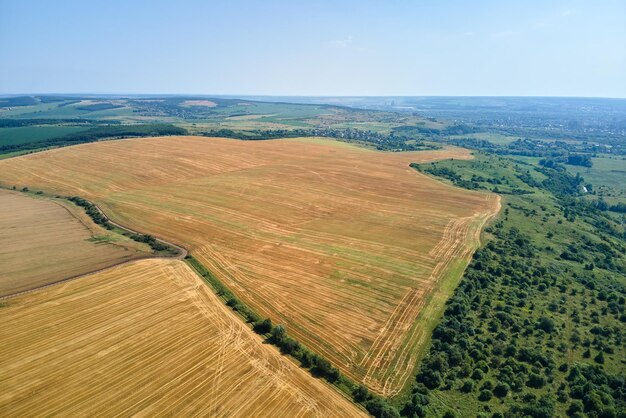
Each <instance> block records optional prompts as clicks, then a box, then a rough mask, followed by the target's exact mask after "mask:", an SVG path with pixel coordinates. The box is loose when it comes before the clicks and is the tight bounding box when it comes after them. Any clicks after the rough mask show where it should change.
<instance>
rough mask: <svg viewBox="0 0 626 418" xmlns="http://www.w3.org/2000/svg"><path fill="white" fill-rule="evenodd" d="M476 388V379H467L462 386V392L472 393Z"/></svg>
mask: <svg viewBox="0 0 626 418" xmlns="http://www.w3.org/2000/svg"><path fill="white" fill-rule="evenodd" d="M473 390H474V381H472V380H465V381H464V382H463V386H461V392H463V393H470V392H472V391H473Z"/></svg>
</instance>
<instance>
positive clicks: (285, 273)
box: [0, 137, 499, 396]
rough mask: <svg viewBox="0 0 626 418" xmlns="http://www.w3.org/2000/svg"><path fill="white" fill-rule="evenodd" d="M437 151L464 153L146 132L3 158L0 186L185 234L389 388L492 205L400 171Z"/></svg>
mask: <svg viewBox="0 0 626 418" xmlns="http://www.w3.org/2000/svg"><path fill="white" fill-rule="evenodd" d="M442 158H462V159H463V158H464V159H466V158H470V155H469V153H468V152H467V151H466V150H463V149H458V148H453V149H446V150H440V151H425V152H413V153H381V152H375V151H370V150H366V149H362V148H357V147H354V146H351V145H348V144H345V143H340V142H335V141H328V140H313V139H293V140H274V141H235V140H229V139H221V138H203V137H169V138H149V139H137V140H127V141H111V142H103V143H96V144H88V145H80V146H75V147H71V148H65V149H57V150H51V151H46V152H42V153H39V154H32V155H28V156H24V157H19V158H15V159H11V160H5V161H0V172H1V173H2V175H1V176H0V182H5V183H8V184H14V183H15V184H18V185H29V186H31V187H41V188H44V189H45V190H48V191H52V192H62V193H64V194H78V195H81V196H83V197H86V198H88V199H90V200H92V201H94V202H96V203H97V204H98V205H100V206H101V207H102V208H103V210H104V211H105V212H106V213H107V214H108V215H109V216H110V217H111V218H112V219H113V220H115V221H118V222H120V223H122V224H126V225H128V226H132V227H133V228H135V229H138V230H140V231H142V232H148V233H152V234H155V235H157V236H160V237H163V238H165V239H167V240H170V241H173V242H178V243H181V244H184V245H185V246H187V247H188V248H190V250H191V252H192V253H193V254H194V255H195V256H196V257H197V258H198V259H199V260H200V261H201V262H202V263H204V264H205V265H206V266H207V267H208V268H210V269H211V270H212V271H213V272H214V273H215V274H216V275H217V276H218V277H219V278H220V279H221V280H223V281H224V282H225V283H226V284H227V285H228V286H229V287H230V288H231V289H232V290H233V291H234V292H235V293H236V294H237V295H238V296H239V297H240V298H241V299H243V300H244V301H245V302H246V303H248V304H250V305H251V306H252V307H253V308H254V309H255V310H257V311H258V312H260V313H261V314H263V315H265V316H268V317H270V318H272V320H273V321H274V322H278V323H284V324H286V325H287V329H288V332H289V333H290V334H292V335H293V336H295V337H296V338H297V339H299V340H300V341H301V342H303V343H304V344H305V345H307V346H309V347H310V348H311V349H313V350H314V351H316V352H318V353H320V354H322V355H324V356H325V357H327V358H328V359H329V360H331V361H332V362H333V364H335V365H336V366H337V367H339V368H340V369H341V370H342V372H344V373H346V374H348V375H349V376H351V377H353V378H354V379H357V380H360V381H364V382H365V383H366V384H367V385H368V386H369V387H370V388H372V389H373V390H375V391H377V392H379V393H381V394H384V395H387V396H391V395H394V394H396V393H398V391H400V390H401V389H402V387H403V386H404V384H405V383H406V382H407V380H408V379H409V377H410V376H411V373H412V370H413V366H414V364H415V360H416V358H417V356H418V355H419V353H420V349H421V348H422V347H423V346H424V343H425V342H426V341H427V337H428V334H429V332H430V329H431V328H432V326H434V325H433V324H434V323H435V321H436V320H437V318H438V317H439V315H440V314H441V310H442V309H443V304H444V302H445V300H446V298H447V296H448V295H449V294H450V293H451V291H452V290H451V289H452V288H453V287H454V284H455V283H456V281H457V280H458V278H460V276H461V274H462V271H463V269H464V267H465V266H466V264H467V262H468V260H469V258H470V257H471V254H472V252H473V250H474V249H475V248H476V246H477V245H478V238H479V234H480V230H481V227H482V226H483V225H484V223H485V222H486V221H487V220H488V219H489V218H490V217H491V216H492V215H494V214H495V213H496V212H497V211H498V209H499V200H498V198H497V196H495V195H489V194H484V193H477V192H470V191H465V190H461V189H458V188H454V187H452V186H449V185H446V184H443V183H441V182H438V181H435V180H433V179H431V178H429V177H426V176H424V175H421V174H420V173H418V172H416V171H415V170H413V169H411V168H410V167H409V166H408V165H409V163H411V162H425V161H430V160H437V159H442ZM85 161H89V164H85Z"/></svg>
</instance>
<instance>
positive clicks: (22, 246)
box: [0, 190, 150, 296]
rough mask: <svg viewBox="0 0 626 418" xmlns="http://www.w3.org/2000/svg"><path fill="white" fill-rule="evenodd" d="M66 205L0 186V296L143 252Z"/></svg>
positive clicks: (144, 250)
mask: <svg viewBox="0 0 626 418" xmlns="http://www.w3.org/2000/svg"><path fill="white" fill-rule="evenodd" d="M149 251H150V248H149V247H148V246H147V245H145V244H138V243H136V242H134V241H132V240H130V239H128V238H125V237H123V236H121V235H118V234H115V233H112V232H109V231H107V230H106V229H104V228H101V227H99V226H98V225H95V224H94V223H93V222H92V221H91V219H90V218H89V217H88V216H87V215H86V214H85V213H84V211H83V210H82V209H81V208H78V207H76V206H74V205H72V204H71V203H68V202H65V201H63V200H59V199H54V200H52V199H44V198H39V197H37V198H36V197H32V196H29V195H26V194H24V193H19V192H12V191H8V190H0V266H1V267H0V296H4V295H9V294H13V293H17V292H21V291H24V290H28V289H32V288H36V287H39V286H43V285H46V284H48V283H54V282H57V281H59V280H62V279H66V278H69V277H73V276H77V275H81V274H85V273H88V272H93V271H96V270H99V269H102V268H105V267H110V266H112V265H115V264H119V263H121V262H124V261H129V260H133V259H136V258H140V257H146V256H148V255H149Z"/></svg>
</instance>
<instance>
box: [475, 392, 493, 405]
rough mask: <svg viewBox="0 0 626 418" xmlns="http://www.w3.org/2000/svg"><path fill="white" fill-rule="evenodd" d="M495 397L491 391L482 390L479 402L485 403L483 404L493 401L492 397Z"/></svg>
mask: <svg viewBox="0 0 626 418" xmlns="http://www.w3.org/2000/svg"><path fill="white" fill-rule="evenodd" d="M492 396H493V394H492V393H491V391H490V390H487V389H485V390H481V391H480V394H479V395H478V400H479V401H483V402H487V401H488V400H490V399H491V397H492Z"/></svg>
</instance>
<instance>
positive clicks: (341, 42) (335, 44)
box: [329, 35, 352, 48]
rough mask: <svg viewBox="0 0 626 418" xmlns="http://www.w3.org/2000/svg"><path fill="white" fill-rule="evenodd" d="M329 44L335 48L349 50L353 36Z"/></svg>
mask: <svg viewBox="0 0 626 418" xmlns="http://www.w3.org/2000/svg"><path fill="white" fill-rule="evenodd" d="M329 44H330V46H331V47H333V48H347V47H349V46H350V45H351V44H352V35H350V36H348V37H347V38H345V39H334V40H332V41H330V42H329Z"/></svg>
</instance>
